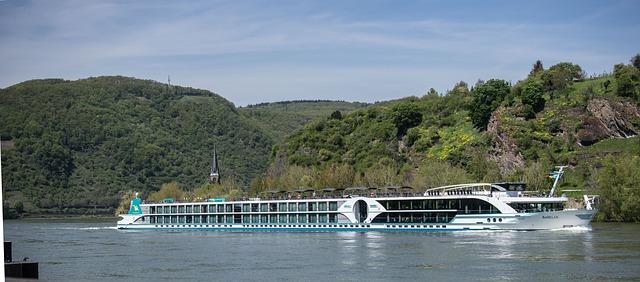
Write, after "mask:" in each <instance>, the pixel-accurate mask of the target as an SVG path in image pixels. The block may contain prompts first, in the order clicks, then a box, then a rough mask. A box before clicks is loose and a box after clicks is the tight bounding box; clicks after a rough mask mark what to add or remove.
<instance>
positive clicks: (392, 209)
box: [117, 170, 595, 231]
mask: <svg viewBox="0 0 640 282" xmlns="http://www.w3.org/2000/svg"><path fill="white" fill-rule="evenodd" d="M561 173H562V170H560V172H559V173H557V175H555V178H556V181H555V183H554V186H553V189H552V192H551V193H549V194H548V195H531V194H529V193H527V191H526V190H525V185H524V184H523V183H472V184H460V185H451V186H444V187H438V188H432V189H427V190H426V191H425V192H423V193H414V192H413V189H412V188H410V187H385V188H383V189H376V188H367V187H355V188H346V189H330V188H326V189H321V190H311V189H302V190H295V191H271V192H269V193H267V195H266V196H265V197H264V198H253V199H242V200H229V201H227V200H225V199H222V198H216V199H208V200H206V201H199V202H175V201H173V200H166V201H163V202H161V203H142V202H141V199H140V198H138V197H137V196H136V197H135V198H134V199H133V200H132V201H131V208H130V210H129V213H128V214H124V215H121V220H120V221H118V223H117V227H118V229H191V230H193V229H197V230H265V231H277V230H296V231H330V230H334V231H340V230H344V231H369V230H371V231H458V230H460V231H464V230H549V229H562V228H569V227H588V226H589V222H590V220H591V218H592V217H593V215H594V213H595V209H593V208H592V206H591V204H592V201H593V198H590V197H588V196H585V197H584V202H585V207H583V208H580V209H570V208H567V207H565V205H566V204H567V202H568V198H567V197H566V196H564V195H563V196H554V195H553V191H554V190H555V186H556V184H557V179H558V178H559V177H560V174H561Z"/></svg>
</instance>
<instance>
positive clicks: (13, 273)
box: [4, 241, 38, 279]
mask: <svg viewBox="0 0 640 282" xmlns="http://www.w3.org/2000/svg"><path fill="white" fill-rule="evenodd" d="M4 275H5V277H7V278H9V277H10V278H28V279H38V263H37V262H32V261H27V258H25V260H23V261H13V252H12V246H11V242H10V241H5V242H4Z"/></svg>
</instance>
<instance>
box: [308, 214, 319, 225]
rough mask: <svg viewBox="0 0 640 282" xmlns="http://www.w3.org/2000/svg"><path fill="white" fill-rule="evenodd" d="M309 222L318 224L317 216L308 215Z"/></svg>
mask: <svg viewBox="0 0 640 282" xmlns="http://www.w3.org/2000/svg"><path fill="white" fill-rule="evenodd" d="M309 222H311V223H316V222H318V215H317V214H310V215H309Z"/></svg>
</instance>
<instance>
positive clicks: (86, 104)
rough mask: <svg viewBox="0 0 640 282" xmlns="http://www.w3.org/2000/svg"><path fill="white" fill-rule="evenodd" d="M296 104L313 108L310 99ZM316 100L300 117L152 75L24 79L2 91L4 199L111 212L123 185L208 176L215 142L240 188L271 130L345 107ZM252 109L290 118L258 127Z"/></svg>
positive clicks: (151, 185) (189, 182)
mask: <svg viewBox="0 0 640 282" xmlns="http://www.w3.org/2000/svg"><path fill="white" fill-rule="evenodd" d="M301 103H303V104H304V106H305V107H306V108H308V109H310V108H313V105H311V104H313V103H315V102H301ZM321 103H322V109H319V110H317V111H314V112H313V113H311V114H307V115H305V114H304V113H302V112H301V111H296V112H292V111H289V112H284V113H280V112H278V113H270V112H269V111H268V110H264V108H265V107H266V108H268V107H271V106H269V104H265V105H263V106H262V107H261V109H260V111H259V113H260V114H258V115H256V112H255V111H248V110H246V109H245V108H240V109H238V108H236V107H235V106H234V105H233V104H232V103H231V102H229V101H228V100H226V99H224V98H223V97H221V96H219V95H217V94H215V93H212V92H209V91H206V90H200V89H194V88H189V87H181V86H172V85H168V84H164V83H159V82H155V81H151V80H140V79H135V78H129V77H121V76H106V77H93V78H87V79H80V80H76V81H67V80H62V79H42V80H31V81H25V82H22V83H19V84H16V85H13V86H10V87H7V88H5V89H1V90H0V120H2V123H1V124H0V137H1V139H2V144H3V148H2V149H3V151H2V164H3V170H2V172H3V178H2V179H3V189H4V191H5V194H4V195H5V200H8V202H7V204H8V205H9V206H11V207H12V206H13V205H14V204H15V203H17V202H21V203H23V204H24V207H25V208H26V209H27V210H28V211H36V212H56V213H58V212H60V213H75V212H80V213H83V212H85V211H86V210H87V209H89V208H93V209H94V210H95V211H97V212H105V213H111V212H112V210H113V207H115V206H116V205H117V203H118V202H119V199H120V194H121V193H122V192H123V191H130V190H131V191H139V192H152V191H155V190H157V189H159V187H160V186H161V185H162V184H163V183H166V182H170V181H173V180H176V181H178V182H179V183H180V184H181V185H182V186H183V187H185V188H193V187H197V186H199V185H202V184H204V183H206V181H207V176H208V170H209V164H210V158H211V154H212V150H213V147H214V145H215V146H217V149H218V153H219V155H220V165H221V167H222V168H221V170H222V171H221V173H222V175H223V177H226V178H235V179H236V182H237V183H238V185H240V186H246V185H248V184H249V182H250V181H251V180H252V179H253V178H254V177H255V176H257V175H259V174H261V173H262V172H263V171H264V170H265V168H266V167H267V164H268V160H269V156H270V152H271V147H272V146H273V145H274V144H275V141H274V138H273V137H272V136H282V135H285V136H286V135H288V134H290V133H291V132H293V131H295V130H297V129H298V128H299V127H301V126H302V125H301V123H304V122H305V121H307V120H310V119H312V118H314V117H316V116H320V115H323V114H326V115H328V114H329V113H331V112H332V111H335V110H337V109H341V110H345V111H348V110H349V109H350V108H351V107H350V105H351V103H346V102H336V103H335V104H334V102H330V101H322V102H321ZM288 104H290V103H288ZM293 104H295V105H296V107H299V106H301V104H300V103H298V102H295V103H293ZM252 115H253V116H254V117H252ZM259 115H263V116H264V115H268V116H270V117H272V119H276V120H277V119H280V120H282V119H283V117H286V118H291V119H296V121H294V122H291V123H290V122H287V123H286V126H284V127H283V126H280V127H278V125H269V126H265V124H268V123H265V122H264V121H262V120H260V116H259ZM283 123H284V122H283ZM271 128H277V130H278V133H277V134H274V133H272V132H269V131H268V130H270V129H271ZM287 130H290V132H287Z"/></svg>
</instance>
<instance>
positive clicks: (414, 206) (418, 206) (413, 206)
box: [411, 201, 424, 210]
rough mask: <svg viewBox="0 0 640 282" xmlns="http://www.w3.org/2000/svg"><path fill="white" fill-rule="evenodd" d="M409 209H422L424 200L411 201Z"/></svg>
mask: <svg viewBox="0 0 640 282" xmlns="http://www.w3.org/2000/svg"><path fill="white" fill-rule="evenodd" d="M411 209H412V210H422V209H424V201H411Z"/></svg>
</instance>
